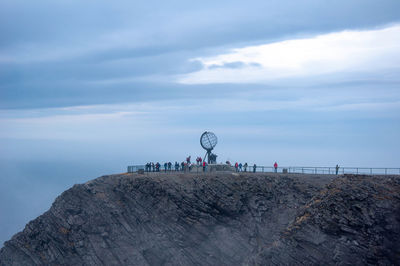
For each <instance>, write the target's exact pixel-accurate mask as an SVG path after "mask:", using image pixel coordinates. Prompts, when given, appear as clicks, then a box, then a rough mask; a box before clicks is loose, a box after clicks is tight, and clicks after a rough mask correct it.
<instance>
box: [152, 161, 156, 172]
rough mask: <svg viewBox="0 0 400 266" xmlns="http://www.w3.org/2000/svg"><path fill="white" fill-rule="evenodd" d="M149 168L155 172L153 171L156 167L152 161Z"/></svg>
mask: <svg viewBox="0 0 400 266" xmlns="http://www.w3.org/2000/svg"><path fill="white" fill-rule="evenodd" d="M151 170H152V171H153V172H155V171H156V168H155V165H154V163H153V162H152V163H151Z"/></svg>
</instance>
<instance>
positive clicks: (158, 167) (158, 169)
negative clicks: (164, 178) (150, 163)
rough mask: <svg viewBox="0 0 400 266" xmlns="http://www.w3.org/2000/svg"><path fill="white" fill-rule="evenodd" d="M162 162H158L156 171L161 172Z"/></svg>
mask: <svg viewBox="0 0 400 266" xmlns="http://www.w3.org/2000/svg"><path fill="white" fill-rule="evenodd" d="M160 166H161V164H160V163H159V162H157V163H156V172H160Z"/></svg>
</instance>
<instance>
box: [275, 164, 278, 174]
mask: <svg viewBox="0 0 400 266" xmlns="http://www.w3.org/2000/svg"><path fill="white" fill-rule="evenodd" d="M274 168H275V173H277V172H278V163H277V162H275V163H274Z"/></svg>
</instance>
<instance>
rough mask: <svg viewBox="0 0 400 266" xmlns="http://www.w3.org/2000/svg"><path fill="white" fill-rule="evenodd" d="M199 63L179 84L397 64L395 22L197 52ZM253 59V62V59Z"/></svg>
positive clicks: (399, 39) (399, 42)
mask: <svg viewBox="0 0 400 266" xmlns="http://www.w3.org/2000/svg"><path fill="white" fill-rule="evenodd" d="M194 60H197V61H200V62H201V63H202V64H203V65H204V66H205V67H204V69H202V70H200V71H196V72H192V73H189V74H186V75H182V76H181V77H180V78H179V79H178V82H180V83H184V84H207V83H265V82H268V81H271V80H277V79H285V78H293V77H294V78H296V77H315V76H321V75H326V74H331V73H346V72H367V73H368V72H376V71H382V70H393V71H396V72H398V71H399V67H400V25H394V26H391V27H387V28H383V29H379V30H368V31H342V32H335V33H330V34H323V35H318V36H316V37H313V38H306V39H294V40H286V41H281V42H275V43H269V44H264V45H256V46H248V47H244V48H237V49H233V50H232V51H231V52H228V53H223V54H220V55H217V56H213V57H200V58H195V59H194ZM255 64H256V66H257V67H255V66H254V65H255Z"/></svg>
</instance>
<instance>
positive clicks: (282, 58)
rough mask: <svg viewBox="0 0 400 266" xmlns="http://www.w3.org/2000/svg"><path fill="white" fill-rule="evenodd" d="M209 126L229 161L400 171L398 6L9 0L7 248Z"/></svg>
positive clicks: (196, 151) (175, 155) (170, 156)
mask: <svg viewBox="0 0 400 266" xmlns="http://www.w3.org/2000/svg"><path fill="white" fill-rule="evenodd" d="M206 130H208V131H212V132H214V133H215V134H216V135H217V137H218V141H219V142H218V144H217V146H216V148H215V153H216V154H217V155H218V158H217V160H218V161H223V162H224V161H225V160H230V161H232V162H235V161H239V162H248V163H249V164H253V163H256V164H257V165H265V166H270V165H272V164H273V163H274V162H275V161H277V162H278V164H279V165H280V166H335V165H336V164H339V165H340V166H359V167H400V159H399V158H400V156H399V155H400V154H399V150H400V140H399V133H398V132H399V131H400V2H399V1H398V0H391V1H390V0H381V1H375V0H351V1H348V0H346V1H345V0H336V1H317V0H297V1H290V0H279V1H275V0H272V1H265V0H263V1H253V0H249V1H234V0H230V1H208V0H204V1H198V2H194V1H180V0H171V1H153V0H149V1H145V2H144V1H140V2H139V1H125V0H119V1H112V2H111V1H106V0H96V1H94V0H88V1H77V0H68V1H67V0H59V1H50V0H36V1H21V0H0V172H1V176H0V245H1V244H2V243H3V242H4V241H6V240H8V239H10V238H11V236H12V235H14V234H15V233H17V232H18V231H20V230H22V229H23V228H24V226H25V224H26V223H27V222H29V221H30V220H32V219H34V218H35V217H37V216H38V215H40V214H42V213H43V212H45V211H46V210H48V209H49V207H50V206H51V204H52V202H53V201H54V200H55V198H56V197H57V196H58V195H59V194H60V193H62V192H63V191H64V190H66V189H68V188H69V187H71V186H72V185H73V184H76V183H84V182H86V181H88V180H91V179H94V178H96V177H98V176H101V175H105V174H113V173H121V172H125V171H126V166H127V165H132V164H143V163H145V162H148V161H154V162H156V161H159V162H165V161H172V162H174V161H182V160H184V159H185V158H186V157H187V156H188V155H191V156H192V157H196V156H203V155H204V150H202V148H201V146H200V144H199V138H200V135H201V134H202V133H203V132H204V131H206Z"/></svg>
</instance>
